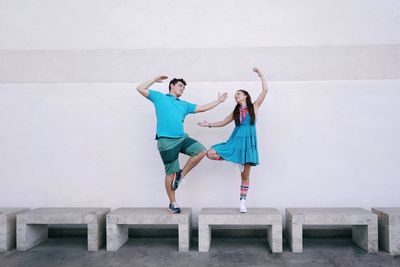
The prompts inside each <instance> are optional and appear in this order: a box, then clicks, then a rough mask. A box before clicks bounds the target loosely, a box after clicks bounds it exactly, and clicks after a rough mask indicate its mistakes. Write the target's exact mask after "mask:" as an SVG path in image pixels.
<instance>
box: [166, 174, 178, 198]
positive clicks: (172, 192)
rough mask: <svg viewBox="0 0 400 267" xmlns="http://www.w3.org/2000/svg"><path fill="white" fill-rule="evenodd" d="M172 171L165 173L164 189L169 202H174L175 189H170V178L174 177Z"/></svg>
mask: <svg viewBox="0 0 400 267" xmlns="http://www.w3.org/2000/svg"><path fill="white" fill-rule="evenodd" d="M174 175H175V174H174V173H173V174H167V175H165V189H166V190H167V195H168V198H169V202H170V203H175V201H176V199H175V191H174V190H172V187H171V184H172V179H173V178H174Z"/></svg>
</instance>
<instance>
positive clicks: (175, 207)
mask: <svg viewBox="0 0 400 267" xmlns="http://www.w3.org/2000/svg"><path fill="white" fill-rule="evenodd" d="M168 211H169V212H171V213H181V209H180V208H179V207H178V205H174V204H172V203H169V207H168Z"/></svg>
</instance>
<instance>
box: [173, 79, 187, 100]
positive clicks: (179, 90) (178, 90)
mask: <svg viewBox="0 0 400 267" xmlns="http://www.w3.org/2000/svg"><path fill="white" fill-rule="evenodd" d="M183 91H185V85H184V84H183V83H182V82H177V83H176V84H175V85H173V84H171V93H172V94H174V95H176V96H177V97H180V96H182V95H183Z"/></svg>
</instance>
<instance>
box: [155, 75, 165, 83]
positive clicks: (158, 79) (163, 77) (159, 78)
mask: <svg viewBox="0 0 400 267" xmlns="http://www.w3.org/2000/svg"><path fill="white" fill-rule="evenodd" d="M166 79H168V76H165V75H161V76H159V77H157V78H156V79H155V80H156V82H158V83H162V82H163V81H164V80H166Z"/></svg>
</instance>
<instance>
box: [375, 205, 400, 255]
mask: <svg viewBox="0 0 400 267" xmlns="http://www.w3.org/2000/svg"><path fill="white" fill-rule="evenodd" d="M372 212H373V213H375V214H377V215H378V232H379V245H380V246H381V247H382V248H383V249H384V250H386V251H387V252H389V253H390V254H391V255H393V256H398V255H400V207H398V208H372Z"/></svg>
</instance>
